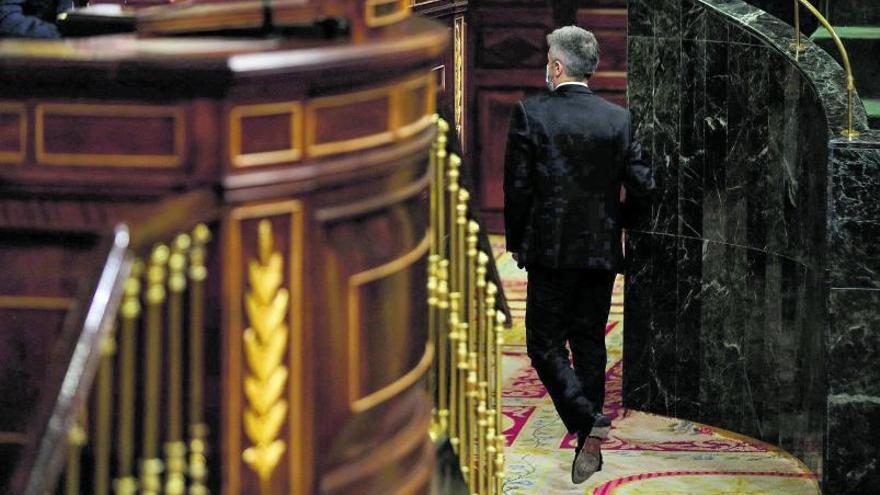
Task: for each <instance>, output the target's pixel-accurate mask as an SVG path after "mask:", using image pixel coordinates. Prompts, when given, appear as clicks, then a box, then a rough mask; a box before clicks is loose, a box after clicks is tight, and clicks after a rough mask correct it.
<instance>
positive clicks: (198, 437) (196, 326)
mask: <svg viewBox="0 0 880 495" xmlns="http://www.w3.org/2000/svg"><path fill="white" fill-rule="evenodd" d="M210 240H211V231H210V230H209V229H208V226H207V225H204V224H199V225H197V226H196V228H195V229H193V232H192V248H191V249H190V252H189V271H188V275H189V438H190V440H189V452H190V454H189V477H190V487H189V493H190V494H191V495H207V494H208V487H207V486H206V483H207V482H208V462H207V457H206V456H207V441H208V425H207V424H206V423H205V418H204V407H205V404H204V398H203V397H204V376H205V357H204V352H205V351H204V349H205V340H204V332H205V324H204V322H205V297H204V290H205V279H207V278H208V269H207V267H206V266H205V256H206V252H205V249H206V248H205V246H206V244H207V243H208V242H209V241H210Z"/></svg>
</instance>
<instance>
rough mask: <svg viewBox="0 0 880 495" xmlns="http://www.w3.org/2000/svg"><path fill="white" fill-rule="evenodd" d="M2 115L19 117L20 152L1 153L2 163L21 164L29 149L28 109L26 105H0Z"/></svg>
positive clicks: (0, 161)
mask: <svg viewBox="0 0 880 495" xmlns="http://www.w3.org/2000/svg"><path fill="white" fill-rule="evenodd" d="M0 113H4V114H10V115H17V116H18V151H0V163H21V162H23V161H24V156H25V150H26V149H27V128H28V119H27V107H26V106H25V104H24V103H0Z"/></svg>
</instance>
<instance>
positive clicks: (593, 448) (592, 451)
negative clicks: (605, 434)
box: [571, 437, 602, 485]
mask: <svg viewBox="0 0 880 495" xmlns="http://www.w3.org/2000/svg"><path fill="white" fill-rule="evenodd" d="M601 469H602V439H600V438H595V437H587V438H586V439H584V442H583V446H581V447H580V448H578V449H577V451H576V455H575V458H574V462H573V463H572V464H571V482H572V483H574V484H575V485H577V484H580V483H583V482H584V481H587V480H588V479H590V476H593V474H595V473H596V472H597V471H600V470H601Z"/></svg>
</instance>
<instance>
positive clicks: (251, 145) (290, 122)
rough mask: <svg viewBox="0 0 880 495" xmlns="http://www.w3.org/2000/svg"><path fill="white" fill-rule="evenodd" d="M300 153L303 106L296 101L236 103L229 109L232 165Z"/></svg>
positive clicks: (275, 160)
mask: <svg viewBox="0 0 880 495" xmlns="http://www.w3.org/2000/svg"><path fill="white" fill-rule="evenodd" d="M302 153H303V109H302V105H301V104H300V103H299V102H295V101H294V102H281V103H264V104H259V103H257V104H252V105H236V106H234V107H233V108H232V109H231V110H230V111H229V155H230V160H231V161H232V164H233V166H237V167H248V166H253V165H268V164H276V163H285V162H294V161H297V160H299V159H300V157H301V156H302Z"/></svg>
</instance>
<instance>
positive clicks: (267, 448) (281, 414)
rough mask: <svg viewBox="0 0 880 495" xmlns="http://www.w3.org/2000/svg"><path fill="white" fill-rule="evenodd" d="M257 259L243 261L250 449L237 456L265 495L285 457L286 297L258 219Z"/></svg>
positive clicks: (268, 231)
mask: <svg viewBox="0 0 880 495" xmlns="http://www.w3.org/2000/svg"><path fill="white" fill-rule="evenodd" d="M258 242H259V253H258V259H256V260H254V259H252V260H250V261H249V262H248V283H249V286H250V287H249V290H248V292H247V294H246V295H245V310H246V312H247V317H248V321H249V322H250V326H249V327H248V328H247V329H246V330H245V331H244V351H245V357H246V359H247V365H248V374H247V376H246V377H245V380H244V392H245V396H246V397H247V401H248V406H247V408H246V409H245V412H244V427H245V433H246V434H247V437H248V439H249V440H250V441H251V443H252V446H251V447H248V448H247V449H246V450H245V451H244V453H243V454H242V458H243V459H244V461H245V462H246V463H247V464H248V466H250V468H251V469H253V470H254V472H256V473H257V476H259V478H260V481H261V485H262V487H263V490H262V491H263V493H268V492H267V490H268V484H269V483H268V482H269V480H270V479H271V478H272V472H273V471H274V470H275V467H276V466H278V462H279V461H280V460H281V456H283V455H284V451H285V449H286V447H287V446H286V444H285V443H284V441H283V440H280V439H278V434H279V433H280V431H281V428H282V426H284V420H285V418H286V417H287V401H286V400H284V398H283V395H284V390H285V385H286V384H287V378H288V370H287V367H286V366H285V365H284V353H285V350H286V349H287V338H288V337H287V336H288V329H287V323H286V322H285V317H286V316H287V307H288V304H289V303H290V294H289V293H288V291H287V289H285V288H282V287H281V284H282V282H283V280H284V275H283V273H284V272H283V269H284V259H283V258H282V256H281V254H280V253H279V252H277V251H273V244H274V240H273V235H272V224H271V222H269V221H268V220H262V221H260V224H259V232H258Z"/></svg>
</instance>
